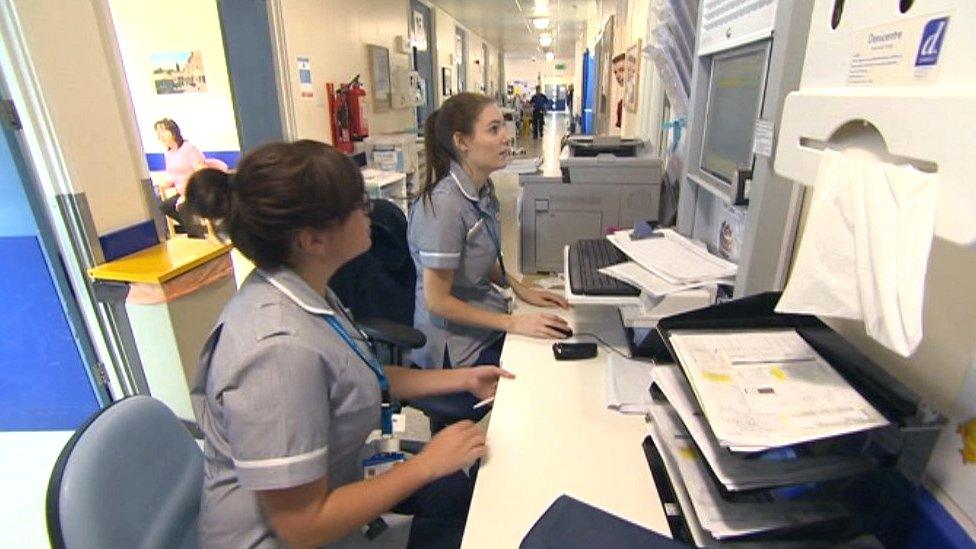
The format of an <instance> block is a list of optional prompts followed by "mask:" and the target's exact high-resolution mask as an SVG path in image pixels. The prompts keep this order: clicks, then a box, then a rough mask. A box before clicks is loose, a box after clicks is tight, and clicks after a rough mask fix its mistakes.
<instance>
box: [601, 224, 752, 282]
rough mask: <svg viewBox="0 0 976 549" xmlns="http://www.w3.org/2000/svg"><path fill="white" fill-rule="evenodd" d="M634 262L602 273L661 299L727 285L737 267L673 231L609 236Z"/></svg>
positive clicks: (629, 232) (625, 233)
mask: <svg viewBox="0 0 976 549" xmlns="http://www.w3.org/2000/svg"><path fill="white" fill-rule="evenodd" d="M607 239H609V240H610V242H611V243H613V245H614V246H616V247H617V248H618V249H619V250H620V251H621V252H623V253H624V255H626V256H627V257H629V258H630V259H631V261H630V262H626V263H621V264H618V265H613V266H612V267H607V268H604V269H601V272H602V273H604V274H606V275H609V276H612V277H614V278H617V279H619V280H623V281H624V282H627V283H628V284H632V285H635V286H637V287H638V288H641V289H642V290H644V291H645V292H647V293H649V294H651V295H653V296H655V297H660V296H664V295H668V294H671V293H675V292H681V291H684V290H688V289H693V288H699V287H701V286H706V285H711V284H716V283H726V282H728V281H729V280H730V279H732V278H733V277H735V274H736V265H735V264H734V263H730V262H728V261H726V260H724V259H722V258H720V257H717V256H715V255H712V254H710V253H708V250H707V249H705V248H704V246H702V245H699V244H697V243H695V242H693V241H691V240H689V239H687V238H685V237H683V236H681V235H680V234H678V233H677V232H675V231H673V230H671V229H662V230H658V231H655V232H654V233H653V234H652V235H650V236H648V237H644V238H639V239H634V238H632V237H631V231H629V230H625V231H617V232H616V233H614V234H612V235H609V236H607Z"/></svg>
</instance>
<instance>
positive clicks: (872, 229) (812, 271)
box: [776, 149, 938, 356]
mask: <svg viewBox="0 0 976 549" xmlns="http://www.w3.org/2000/svg"><path fill="white" fill-rule="evenodd" d="M937 194H938V176H937V175H936V174H932V173H925V172H921V171H919V170H917V169H915V168H913V167H911V166H894V165H891V164H885V163H883V162H872V161H866V160H862V159H859V158H851V157H848V156H846V155H845V154H843V153H840V152H837V151H833V150H829V149H828V150H825V151H824V152H823V156H822V157H821V163H820V171H819V172H818V174H817V183H816V188H815V191H814V195H813V204H812V206H811V208H810V215H809V217H808V219H807V222H806V227H805V229H804V231H803V238H802V240H801V241H800V245H799V249H798V251H797V256H796V264H795V266H794V267H793V272H792V274H791V275H790V280H789V283H788V284H787V285H786V289H785V290H784V291H783V297H782V298H781V299H780V301H779V304H778V305H777V306H776V312H790V313H807V314H812V315H818V316H826V317H836V318H850V319H855V320H862V321H863V322H864V328H865V330H866V331H867V333H868V335H870V336H871V337H872V338H874V339H875V340H877V341H878V342H880V343H881V344H882V345H884V346H885V347H887V348H888V349H891V350H892V351H894V352H896V353H898V354H899V355H901V356H909V355H911V354H912V353H914V352H915V350H916V349H917V348H918V345H919V343H920V342H921V341H922V308H923V304H924V293H925V274H926V270H927V268H928V262H929V250H930V248H931V245H932V234H933V230H934V228H935V208H936V199H937Z"/></svg>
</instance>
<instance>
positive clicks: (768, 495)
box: [648, 329, 887, 546]
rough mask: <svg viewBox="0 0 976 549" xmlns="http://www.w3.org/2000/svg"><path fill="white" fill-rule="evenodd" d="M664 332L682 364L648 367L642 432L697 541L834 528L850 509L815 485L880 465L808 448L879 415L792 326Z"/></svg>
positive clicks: (872, 424)
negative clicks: (646, 431)
mask: <svg viewBox="0 0 976 549" xmlns="http://www.w3.org/2000/svg"><path fill="white" fill-rule="evenodd" d="M669 341H670V343H671V345H672V346H673V348H674V350H675V354H676V357H677V358H678V362H679V363H680V367H679V366H665V365H661V366H657V367H655V368H654V369H653V371H652V373H651V377H652V381H653V391H654V393H655V395H656V399H655V403H654V404H652V405H651V406H650V409H649V414H648V419H649V423H650V435H651V438H652V439H653V441H654V444H655V446H656V447H657V448H658V449H659V450H660V454H661V457H662V461H663V463H664V466H665V468H666V469H667V472H668V477H669V478H670V479H671V482H672V485H673V487H674V489H675V493H676V496H677V497H678V500H679V503H680V504H681V506H682V508H683V509H685V513H684V516H685V520H686V524H687V525H688V527H689V530H690V531H691V534H692V537H693V538H694V540H695V543H696V544H697V545H699V546H714V545H723V544H725V543H728V542H730V541H734V542H736V544H737V545H738V544H739V543H741V542H749V541H754V540H756V536H757V535H763V536H764V537H763V538H762V539H768V537H769V536H770V535H772V536H773V537H774V538H775V537H777V536H778V535H782V534H783V533H787V532H795V531H796V530H797V529H803V530H804V531H807V529H810V528H817V527H818V526H819V527H823V528H825V530H826V531H830V530H831V529H833V530H836V529H837V525H835V524H834V521H838V522H837V524H838V525H839V524H840V523H841V522H842V521H843V520H845V519H846V518H847V513H846V511H845V510H844V508H843V507H842V506H841V505H840V504H838V503H836V502H834V501H833V500H832V499H831V498H826V497H823V496H824V494H826V493H828V492H827V491H824V490H821V489H820V487H821V486H828V485H829V484H830V483H831V482H834V481H837V480H840V479H845V478H849V477H852V476H855V475H858V474H860V473H863V472H866V471H869V470H871V469H873V468H874V467H876V465H877V464H876V463H875V460H874V459H873V458H871V457H869V456H865V455H860V454H857V453H839V454H833V453H824V452H821V451H816V450H815V448H817V449H819V448H823V447H825V446H826V445H825V444H823V442H822V441H823V439H834V438H835V437H842V436H843V435H848V434H852V433H856V432H860V431H866V430H870V429H874V428H877V427H881V426H884V425H886V424H887V421H886V420H885V419H884V418H883V416H881V414H879V413H878V412H877V410H875V409H874V407H872V406H871V405H870V404H869V403H868V402H867V401H866V400H865V399H864V398H863V397H861V395H860V394H859V393H857V391H855V390H854V389H853V388H852V387H850V385H848V384H847V382H846V381H845V380H844V379H843V378H841V377H840V375H839V374H837V373H836V371H834V369H833V368H832V367H831V366H830V364H829V363H827V362H826V361H825V360H824V359H823V358H822V357H820V356H819V355H818V354H817V353H816V351H814V350H813V348H811V347H810V346H809V345H808V344H807V343H806V342H805V341H804V340H803V339H802V338H801V337H800V336H799V334H797V333H796V332H795V330H779V329H774V330H753V331H745V330H741V331H714V332H704V331H686V332H681V331H673V332H671V333H670V337H669ZM838 440H839V439H838ZM817 441H821V442H817ZM818 444H819V445H818ZM766 543H767V542H764V546H767V545H766ZM790 543H794V544H795V542H790ZM791 546H794V545H791Z"/></svg>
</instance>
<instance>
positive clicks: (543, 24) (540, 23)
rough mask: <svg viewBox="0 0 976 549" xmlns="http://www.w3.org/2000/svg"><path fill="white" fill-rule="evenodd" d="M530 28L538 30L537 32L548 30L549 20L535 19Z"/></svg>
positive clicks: (546, 18)
mask: <svg viewBox="0 0 976 549" xmlns="http://www.w3.org/2000/svg"><path fill="white" fill-rule="evenodd" d="M532 26H533V27H535V28H537V29H539V30H543V29H548V28H549V18H548V17H536V18H535V19H533V20H532Z"/></svg>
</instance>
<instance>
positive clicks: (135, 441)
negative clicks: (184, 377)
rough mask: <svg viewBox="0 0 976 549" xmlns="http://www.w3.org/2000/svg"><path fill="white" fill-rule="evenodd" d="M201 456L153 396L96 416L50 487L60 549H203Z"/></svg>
mask: <svg viewBox="0 0 976 549" xmlns="http://www.w3.org/2000/svg"><path fill="white" fill-rule="evenodd" d="M202 486H203V452H202V451H201V450H200V447H199V446H197V443H196V442H195V441H194V440H193V436H191V434H190V432H189V431H188V430H187V428H186V427H185V425H184V423H183V422H182V420H180V419H179V418H177V417H176V415H174V414H173V412H172V411H170V409H169V408H167V407H166V406H165V405H164V404H163V403H161V402H159V401H158V400H156V399H153V398H151V397H148V396H133V397H128V398H125V399H122V400H120V401H118V402H115V403H113V404H112V405H110V406H108V407H107V408H105V409H103V410H101V411H100V412H98V413H97V414H95V415H94V416H93V417H92V418H91V419H89V420H88V422H86V423H85V424H84V425H82V426H81V427H80V428H79V429H78V431H77V432H76V433H75V434H74V436H72V437H71V439H70V440H69V441H68V443H67V445H65V447H64V450H62V451H61V455H60V456H59V457H58V460H57V462H56V463H55V465H54V470H53V472H52V473H51V480H50V482H49V483H48V489H47V502H46V508H47V529H48V538H49V540H50V542H51V546H52V547H54V548H55V549H61V548H64V547H70V548H71V549H76V548H80V549H84V548H89V547H90V548H99V549H115V548H119V549H122V548H126V549H127V548H130V547H167V548H182V547H186V548H190V547H197V546H198V540H197V516H198V515H199V512H200V492H201V488H202Z"/></svg>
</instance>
